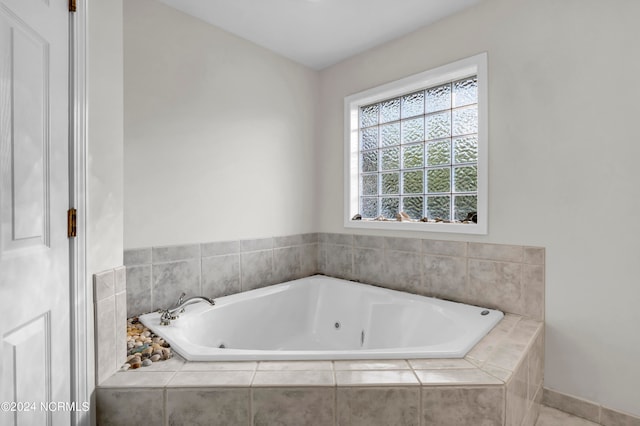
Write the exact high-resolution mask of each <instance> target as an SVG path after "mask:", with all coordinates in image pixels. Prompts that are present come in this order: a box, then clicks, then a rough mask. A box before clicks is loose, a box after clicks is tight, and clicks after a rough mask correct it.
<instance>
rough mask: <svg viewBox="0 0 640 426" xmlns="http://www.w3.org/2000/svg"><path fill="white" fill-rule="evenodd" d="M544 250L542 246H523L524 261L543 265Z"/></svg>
mask: <svg viewBox="0 0 640 426" xmlns="http://www.w3.org/2000/svg"><path fill="white" fill-rule="evenodd" d="M544 260H545V250H544V248H543V247H524V263H529V264H532V265H544Z"/></svg>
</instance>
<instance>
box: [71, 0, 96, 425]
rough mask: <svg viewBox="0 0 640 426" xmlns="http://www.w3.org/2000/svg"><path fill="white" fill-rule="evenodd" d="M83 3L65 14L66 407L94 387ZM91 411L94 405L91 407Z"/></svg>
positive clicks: (86, 416)
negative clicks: (72, 216) (70, 224)
mask: <svg viewBox="0 0 640 426" xmlns="http://www.w3.org/2000/svg"><path fill="white" fill-rule="evenodd" d="M86 29H87V0H77V1H76V12H70V13H69V207H70V208H71V207H73V208H75V209H76V210H77V218H76V229H77V237H75V238H70V239H69V277H70V296H71V300H70V302H71V304H70V312H69V313H70V316H71V335H70V337H71V339H70V340H71V359H70V362H71V378H70V379H71V401H72V402H73V401H75V402H76V403H83V402H91V394H92V393H93V388H94V387H95V383H94V381H95V374H94V369H95V366H94V350H93V344H94V342H93V338H94V333H93V303H91V300H90V298H91V297H92V294H93V290H92V289H89V288H88V287H87V284H88V283H90V282H91V281H90V280H89V277H88V276H87V259H86V254H87V251H86V248H87V247H86V242H87V238H86V236H87V233H86V217H87V215H86V212H87V209H86V206H87V203H86V199H87V194H86V191H87V187H86V180H87V170H86V167H87V161H86V147H87V80H86V77H87V67H86V59H87V55H86V48H87V31H86ZM91 407H92V410H93V407H94V404H91ZM91 417H92V415H91V412H83V411H73V412H72V413H71V424H73V425H89V424H90V423H91Z"/></svg>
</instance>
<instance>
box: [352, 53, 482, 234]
mask: <svg viewBox="0 0 640 426" xmlns="http://www.w3.org/2000/svg"><path fill="white" fill-rule="evenodd" d="M486 80H487V78H486V54H481V55H477V56H474V57H472V58H468V59H464V60H461V61H457V62H455V63H452V64H449V65H445V66H443V67H439V68H436V69H433V70H429V71H426V72H423V73H420V74H417V75H414V76H411V77H407V78H405V79H402V80H399V81H396V82H392V83H389V84H386V85H383V86H379V87H376V88H373V89H370V90H367V91H365V92H361V93H358V94H355V95H352V96H349V97H347V98H346V99H345V156H346V158H345V168H346V170H345V226H347V227H360V228H390V229H408V230H413V231H415V230H423V231H436V232H459V233H470V234H485V233H486V228H487V170H486V163H487V161H486V159H487V124H486V123H487V107H486V105H487V83H486Z"/></svg>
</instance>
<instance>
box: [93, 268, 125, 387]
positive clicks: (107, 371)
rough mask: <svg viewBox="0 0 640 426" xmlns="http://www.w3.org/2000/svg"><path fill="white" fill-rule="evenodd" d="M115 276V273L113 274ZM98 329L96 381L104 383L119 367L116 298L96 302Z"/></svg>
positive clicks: (96, 326) (96, 324) (96, 327)
mask: <svg viewBox="0 0 640 426" xmlns="http://www.w3.org/2000/svg"><path fill="white" fill-rule="evenodd" d="M112 276H113V274H112ZM94 307H95V321H96V323H95V329H96V334H95V336H96V341H95V348H96V349H95V350H96V382H97V383H98V384H100V383H102V382H103V381H105V380H106V379H108V378H109V376H111V375H112V374H113V373H115V372H116V370H117V369H118V367H119V366H118V365H117V363H118V360H117V359H116V351H115V349H114V348H115V347H116V326H115V324H116V299H115V296H111V297H109V298H107V299H103V300H101V301H99V302H97V303H95V304H94Z"/></svg>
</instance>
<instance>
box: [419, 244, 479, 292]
mask: <svg viewBox="0 0 640 426" xmlns="http://www.w3.org/2000/svg"><path fill="white" fill-rule="evenodd" d="M422 266H423V271H424V272H423V273H424V284H425V290H426V291H427V292H428V293H429V294H430V295H433V296H437V297H442V298H445V299H452V300H456V301H464V300H466V299H468V291H467V260H466V259H465V258H462V257H448V256H432V255H425V256H423V258H422Z"/></svg>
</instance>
